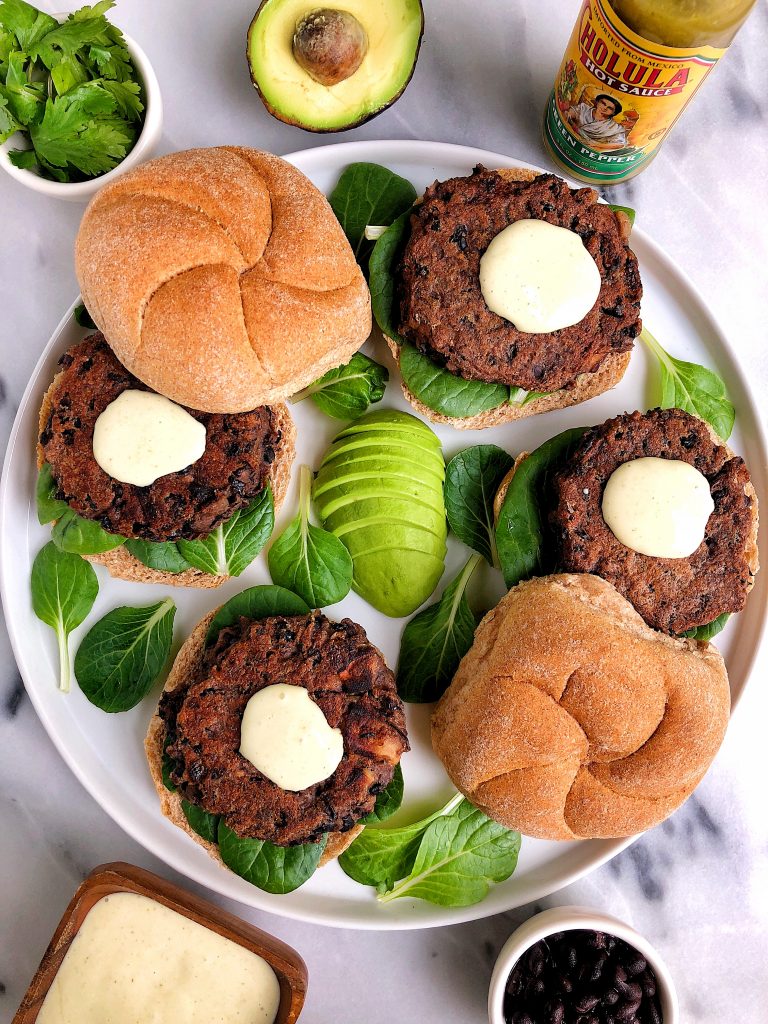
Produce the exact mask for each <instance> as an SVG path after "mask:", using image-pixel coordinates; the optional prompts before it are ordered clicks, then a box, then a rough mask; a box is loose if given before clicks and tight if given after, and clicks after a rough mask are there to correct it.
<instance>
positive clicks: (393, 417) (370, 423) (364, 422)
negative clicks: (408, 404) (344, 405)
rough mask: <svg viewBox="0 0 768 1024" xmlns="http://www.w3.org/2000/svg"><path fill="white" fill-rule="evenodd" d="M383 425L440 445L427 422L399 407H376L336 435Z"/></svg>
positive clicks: (378, 428) (344, 435)
mask: <svg viewBox="0 0 768 1024" xmlns="http://www.w3.org/2000/svg"><path fill="white" fill-rule="evenodd" d="M383 427H386V429H387V430H407V431H409V432H410V433H413V434H418V435H420V436H422V437H424V438H427V439H428V440H429V442H430V444H432V446H433V447H435V448H439V447H440V442H439V441H438V439H437V437H436V436H435V435H434V434H433V433H432V431H431V430H430V429H429V427H428V426H426V424H424V423H422V422H421V420H417V419H416V417H415V416H411V414H410V413H407V412H399V411H398V410H397V409H376V410H374V412H372V413H369V414H368V415H367V416H363V417H362V418H361V419H359V420H355V422H354V423H350V424H349V425H348V426H346V427H344V429H343V430H340V431H339V433H338V434H337V435H336V437H337V439H338V438H340V437H346V436H347V435H348V434H359V433H362V432H364V431H366V430H381V429H382V428H383Z"/></svg>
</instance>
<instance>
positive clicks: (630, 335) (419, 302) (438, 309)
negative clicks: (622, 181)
mask: <svg viewBox="0 0 768 1024" xmlns="http://www.w3.org/2000/svg"><path fill="white" fill-rule="evenodd" d="M597 198H598V196H597V193H596V192H595V191H593V190H592V189H589V188H580V189H576V190H574V189H570V188H568V186H567V185H566V184H565V182H564V181H563V180H562V179H561V178H558V177H556V176H555V175H553V174H540V175H539V176H538V177H537V178H535V179H534V180H533V181H510V180H509V179H507V178H504V177H502V176H501V175H500V174H499V173H498V171H488V170H486V169H485V168H483V167H478V168H476V169H475V171H474V173H473V174H472V176H471V177H466V178H452V179H451V180H450V181H444V182H436V183H435V184H434V185H432V186H431V187H430V188H428V189H427V191H426V192H425V193H424V198H423V200H422V202H421V203H419V204H418V205H417V206H416V208H415V210H414V212H413V214H412V216H411V235H410V238H409V240H408V242H407V245H406V248H405V251H404V255H403V261H402V265H401V268H400V273H399V279H400V313H401V322H400V328H399V330H400V333H401V334H402V335H403V337H404V338H405V339H406V340H407V341H410V342H412V343H413V344H414V345H415V346H416V347H417V348H418V349H419V350H420V351H421V352H423V353H425V354H426V355H428V356H430V358H432V359H433V360H434V361H435V363H437V364H438V365H439V366H444V367H445V368H446V369H448V370H450V372H451V373H454V374H457V375H458V376H460V377H464V378H466V379H467V380H482V381H487V382H489V383H495V384H509V385H513V386H515V387H521V388H525V390H526V391H557V390H559V389H560V388H563V387H566V386H567V385H570V384H572V383H573V382H574V381H575V380H576V378H577V377H578V376H579V374H581V373H591V372H593V371H595V370H597V369H598V367H599V366H600V364H601V363H602V362H603V360H604V359H605V358H606V356H608V355H609V354H610V353H619V352H627V351H628V350H629V349H631V348H632V343H633V339H634V338H635V337H636V336H637V334H639V332H640V327H641V323H640V316H639V309H640V298H641V295H642V287H641V284H640V275H639V273H638V269H637V260H636V259H635V255H634V253H633V252H632V251H631V250H630V249H629V248H628V246H627V244H626V242H625V240H624V239H623V238H622V235H621V232H620V228H619V222H618V221H617V219H616V216H615V215H614V213H613V211H612V210H611V209H610V207H609V206H606V205H605V204H598V203H597ZM526 219H534V220H544V221H547V222H548V223H549V224H554V225H557V226H558V227H564V228H568V229H570V230H572V231H575V232H577V233H578V234H579V235H581V237H582V239H583V241H584V245H585V246H586V248H587V249H588V250H589V253H590V254H591V256H592V257H593V258H594V260H595V262H596V264H597V267H598V270H599V271H600V277H601V279H602V286H601V289H600V294H599V296H598V299H597V302H596V303H595V305H594V306H593V307H592V309H591V311H590V312H589V313H588V314H587V316H585V317H584V319H583V320H581V321H579V323H577V324H574V325H573V326H572V327H564V328H562V329H561V330H559V331H553V332H552V333H549V334H525V333H524V332H522V331H519V330H518V329H517V328H516V327H515V326H514V325H513V324H511V323H510V322H509V321H508V320H505V319H504V318H503V317H500V316H498V315H497V314H496V313H492V312H491V310H490V309H489V308H488V307H487V306H486V304H485V300H484V299H483V295H482V292H481V291H480V257H481V256H482V255H483V253H484V252H485V250H486V249H487V248H488V246H489V245H490V243H491V241H492V239H493V238H494V237H495V236H496V235H497V234H498V233H499V232H500V231H502V230H503V229H504V228H505V227H508V226H509V225H510V224H512V223H513V222H514V221H518V220H526Z"/></svg>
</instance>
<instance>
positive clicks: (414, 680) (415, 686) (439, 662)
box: [397, 555, 481, 704]
mask: <svg viewBox="0 0 768 1024" xmlns="http://www.w3.org/2000/svg"><path fill="white" fill-rule="evenodd" d="M480 558H481V556H480V555H472V557H471V558H470V559H469V561H468V562H467V564H466V565H465V566H464V568H463V569H462V570H461V572H460V573H459V575H458V576H457V577H456V579H455V580H453V582H451V583H449V584H448V586H447V587H446V588H445V590H444V591H443V594H442V596H441V598H440V600H439V601H438V602H437V604H431V605H430V606H429V607H428V608H425V609H424V610H423V611H421V612H419V613H418V615H414V617H413V618H412V619H411V621H410V622H409V623H408V624H407V625H406V627H405V629H404V630H403V636H402V640H401V641H400V657H399V658H398V661H397V692H398V693H399V694H400V696H401V697H402V698H403V700H407V701H410V702H411V703H414V704H422V703H427V702H429V701H433V700H437V699H438V698H439V697H441V696H442V694H443V693H444V692H445V690H446V689H447V687H448V684H449V683H450V681H451V679H452V678H453V676H454V673H455V672H456V669H457V668H458V666H459V662H460V661H461V659H462V658H463V657H464V655H465V654H466V653H467V651H468V650H469V648H470V647H471V646H472V640H473V639H474V636H475V627H476V626H477V618H476V616H475V614H474V612H473V611H472V609H471V608H470V607H469V603H468V601H467V598H466V596H465V591H466V588H467V584H468V583H469V579H470V577H471V575H472V573H473V572H474V571H475V569H476V567H477V564H478V562H479V561H480Z"/></svg>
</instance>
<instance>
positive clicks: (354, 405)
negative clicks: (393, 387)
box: [291, 352, 389, 420]
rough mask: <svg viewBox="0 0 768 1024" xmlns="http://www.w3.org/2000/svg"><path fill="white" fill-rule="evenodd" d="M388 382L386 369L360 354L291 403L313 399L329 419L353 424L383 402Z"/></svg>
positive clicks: (297, 396) (300, 392)
mask: <svg viewBox="0 0 768 1024" xmlns="http://www.w3.org/2000/svg"><path fill="white" fill-rule="evenodd" d="M388 380H389V370H388V369H387V368H386V366H381V365H380V364H379V363H376V362H374V361H373V359H369V358H368V356H364V355H363V354H362V352H357V353H355V355H353V356H352V358H351V359H350V361H349V362H348V363H346V364H345V365H344V366H338V367H337V368H336V369H335V370H329V371H328V373H326V374H324V376H322V377H320V379H319V380H316V381H315V383H314V384H310V385H309V387H308V388H304V390H303V391H299V393H298V394H296V395H294V396H293V398H292V399H291V402H301V401H303V400H304V399H305V398H311V399H312V401H313V402H314V403H315V405H316V406H317V407H318V409H319V410H320V411H321V412H324V413H325V415H326V416H332V417H334V418H335V419H337V420H354V419H357V417H358V416H362V414H363V413H364V412H365V411H366V409H367V408H368V406H369V405H371V404H372V403H374V402H380V401H381V399H382V398H383V397H384V389H385V388H386V386H387V381H388Z"/></svg>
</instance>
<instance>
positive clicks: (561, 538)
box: [550, 409, 755, 633]
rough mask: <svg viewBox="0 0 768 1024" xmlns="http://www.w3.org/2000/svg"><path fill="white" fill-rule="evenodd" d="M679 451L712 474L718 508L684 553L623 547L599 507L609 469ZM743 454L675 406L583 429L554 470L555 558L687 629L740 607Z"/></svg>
mask: <svg viewBox="0 0 768 1024" xmlns="http://www.w3.org/2000/svg"><path fill="white" fill-rule="evenodd" d="M648 456H651V457H656V458H662V459H679V460H681V461H683V462H688V463H690V465H692V466H695V468H696V469H698V470H699V472H700V473H702V474H703V475H704V476H705V477H706V478H707V480H708V481H709V485H710V489H711V494H712V499H713V501H714V503H715V508H714V511H713V512H712V514H711V515H710V517H709V521H708V522H707V527H706V532H705V535H704V540H703V541H702V542H701V544H699V546H698V548H696V550H695V551H694V553H693V554H692V555H689V557H688V558H654V557H652V556H650V555H642V554H640V553H639V552H637V551H633V550H632V549H631V548H628V547H625V546H624V545H623V544H622V543H621V541H619V540H618V539H617V538H616V537H615V535H614V534H613V533H612V532H611V530H610V529H609V527H608V526H607V524H606V522H605V520H604V519H603V514H602V510H601V508H602V501H603V491H604V489H605V485H606V483H607V482H608V479H609V477H610V476H611V474H612V473H613V472H614V470H616V469H618V467H619V466H620V465H621V464H622V463H624V462H629V461H631V460H632V459H639V458H645V457H648ZM749 484H750V478H749V473H748V472H747V467H746V466H745V465H744V461H743V460H742V459H740V458H739V457H738V456H737V455H734V454H733V453H732V452H730V451H729V449H728V448H726V447H725V445H722V444H718V443H717V442H716V441H715V440H714V439H713V436H712V434H711V433H710V430H709V428H708V426H707V424H706V423H704V422H703V421H702V420H700V419H698V418H697V417H696V416H691V415H690V414H689V413H687V412H683V411H682V410H681V409H653V410H651V411H650V412H647V413H641V412H633V413H627V414H625V415H624V416H617V417H616V418H615V419H612V420H608V421H607V422H606V423H604V424H602V426H599V427H593V428H592V429H591V430H588V431H587V432H586V433H585V434H584V437H583V438H582V440H581V441H580V442H579V444H578V446H577V448H576V449H575V451H573V453H572V454H571V455H570V456H569V458H568V464H567V465H566V466H563V467H562V468H561V469H559V470H558V471H557V472H556V473H555V474H554V476H553V479H552V486H553V491H554V494H553V510H552V512H551V513H550V523H551V525H552V528H553V530H554V535H555V541H556V545H557V548H558V554H559V558H558V565H559V566H560V567H561V568H562V569H563V570H565V571H566V572H591V573H595V574H596V575H597V576H602V577H603V579H606V580H608V581H609V582H610V583H612V584H613V585H614V586H615V587H616V589H617V590H618V591H619V592H620V593H621V594H623V595H624V596H625V597H626V598H627V599H628V600H629V601H631V602H632V604H633V605H634V606H635V608H636V609H637V611H638V612H639V613H640V614H641V615H642V617H643V618H644V619H645V621H646V622H647V623H648V624H649V625H650V626H653V627H655V628H656V629H660V630H663V631H664V632H665V633H684V632H685V631H686V630H689V629H694V628H695V627H696V626H703V625H705V624H706V623H709V622H712V621H713V620H714V619H716V618H717V617H718V616H719V615H722V614H723V613H724V612H738V611H740V610H741V609H742V608H743V607H744V602H745V600H746V595H747V591H748V589H749V587H750V585H751V581H752V570H751V567H750V563H749V558H748V553H749V549H750V546H751V540H750V538H751V534H752V529H753V521H754V512H755V509H754V507H753V502H754V501H755V499H754V497H753V492H752V489H751V486H750V487H749V492H750V493H745V488H747V487H748V485H749Z"/></svg>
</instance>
